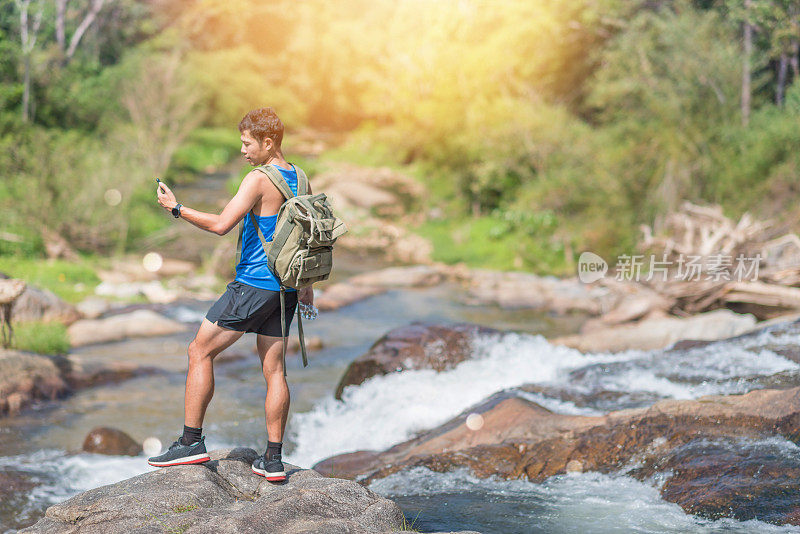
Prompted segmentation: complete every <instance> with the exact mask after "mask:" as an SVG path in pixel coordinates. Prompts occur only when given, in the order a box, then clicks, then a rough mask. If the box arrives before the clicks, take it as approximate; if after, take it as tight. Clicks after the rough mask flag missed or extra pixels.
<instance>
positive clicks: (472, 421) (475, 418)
mask: <svg viewBox="0 0 800 534" xmlns="http://www.w3.org/2000/svg"><path fill="white" fill-rule="evenodd" d="M467 428H469V429H470V430H480V429H481V428H483V416H482V415H481V414H479V413H471V414H469V415H468V416H467Z"/></svg>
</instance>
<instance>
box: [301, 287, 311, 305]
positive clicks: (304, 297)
mask: <svg viewBox="0 0 800 534" xmlns="http://www.w3.org/2000/svg"><path fill="white" fill-rule="evenodd" d="M297 299H298V300H299V301H300V302H302V303H303V304H306V305H308V306H310V305H312V304H314V288H313V287H311V286H308V287H304V288H303V289H298V290H297Z"/></svg>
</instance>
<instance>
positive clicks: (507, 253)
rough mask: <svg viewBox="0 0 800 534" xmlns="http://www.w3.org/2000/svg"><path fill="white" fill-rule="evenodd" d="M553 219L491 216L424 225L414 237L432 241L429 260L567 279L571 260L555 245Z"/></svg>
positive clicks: (533, 215)
mask: <svg viewBox="0 0 800 534" xmlns="http://www.w3.org/2000/svg"><path fill="white" fill-rule="evenodd" d="M556 225H557V219H556V217H555V215H554V214H553V213H547V212H545V213H532V212H520V211H512V210H509V211H501V210H495V211H494V212H493V213H492V214H491V215H486V216H482V217H477V218H461V219H455V218H448V219H442V220H433V221H428V222H426V223H424V224H422V225H420V226H419V227H418V228H415V231H416V232H417V233H419V234H420V235H422V236H423V237H426V238H428V239H430V240H431V243H432V244H433V249H434V251H433V259H434V260H436V261H441V262H445V263H459V262H463V263H465V264H466V265H468V266H470V267H476V268H483V269H500V270H532V271H534V272H537V273H542V274H546V273H560V274H566V273H567V272H568V270H569V268H571V265H572V259H571V258H569V259H568V258H567V257H566V255H565V252H564V245H563V243H560V242H557V241H553V239H552V232H553V229H554V228H555V226H556Z"/></svg>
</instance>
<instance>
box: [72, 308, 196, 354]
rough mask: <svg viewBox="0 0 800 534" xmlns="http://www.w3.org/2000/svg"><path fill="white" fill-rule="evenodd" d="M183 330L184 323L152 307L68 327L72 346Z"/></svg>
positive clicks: (167, 333)
mask: <svg viewBox="0 0 800 534" xmlns="http://www.w3.org/2000/svg"><path fill="white" fill-rule="evenodd" d="M184 330H186V326H185V325H183V324H181V323H179V322H177V321H173V320H172V319H168V318H167V317H164V316H163V315H160V314H158V313H156V312H154V311H151V310H136V311H134V312H131V313H126V314H121V315H114V316H112V317H108V318H105V319H84V320H81V321H77V322H75V323H73V324H72V325H70V327H69V328H68V329H67V335H68V336H69V341H70V343H71V344H72V346H73V347H78V346H82V345H89V344H92V343H108V342H109V341H120V340H122V339H127V338H132V337H148V336H167V335H170V334H177V333H178V332H183V331H184Z"/></svg>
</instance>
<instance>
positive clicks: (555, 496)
mask: <svg viewBox="0 0 800 534" xmlns="http://www.w3.org/2000/svg"><path fill="white" fill-rule="evenodd" d="M369 488H370V489H371V490H373V491H375V492H376V493H379V494H381V495H383V496H386V497H389V498H395V499H398V500H400V502H404V500H403V499H402V497H408V496H431V497H435V496H437V495H439V496H441V495H443V494H447V495H458V496H459V501H461V502H460V503H459V502H457V501H456V500H455V499H448V498H442V499H439V500H431V499H426V500H425V501H424V502H425V503H426V505H427V506H428V508H427V510H423V511H422V512H421V513H420V519H423V520H424V519H425V517H426V515H431V516H432V515H433V514H434V510H431V508H430V507H433V506H438V507H442V506H444V505H445V504H446V505H448V506H447V509H446V516H447V517H448V518H449V519H450V520H451V521H452V528H454V529H455V528H460V527H459V525H465V524H467V525H470V528H474V529H476V530H480V531H482V532H501V531H502V532H526V533H528V532H530V533H533V532H592V533H611V532H613V533H620V532H625V533H627V532H638V533H688V532H692V533H703V534H706V533H708V534H711V533H718V532H719V533H721V532H725V533H784V532H798V529H797V527H793V526H789V525H786V526H777V525H772V524H769V523H764V522H762V521H757V520H751V521H743V522H740V521H736V520H733V519H728V518H724V519H719V520H714V521H712V520H707V519H702V518H698V517H695V516H692V515H689V514H686V513H685V512H684V511H683V510H682V509H681V507H680V506H678V505H677V504H674V503H669V502H666V501H664V500H663V499H662V498H661V496H660V494H659V492H658V490H657V489H656V488H654V487H652V486H650V485H648V484H645V483H642V482H639V481H637V480H635V479H633V478H630V477H627V476H624V475H617V474H611V475H608V474H602V473H574V474H569V475H560V476H555V477H551V478H549V479H547V480H546V481H545V482H544V483H542V484H533V483H530V482H527V481H523V480H503V479H499V478H495V477H490V478H487V479H479V478H476V477H474V476H472V475H471V474H470V473H469V472H468V471H467V470H464V469H460V470H456V471H451V472H448V473H436V472H434V471H430V470H429V469H427V468H424V467H415V468H412V469H409V470H407V471H401V472H398V473H395V474H392V475H390V476H388V477H386V478H383V479H379V480H376V481H374V482H373V483H372V484H370V486H369ZM465 497H466V498H465ZM487 502H491V503H492V506H493V507H497V508H499V510H496V513H492V514H486V513H485V504H486V503H487ZM411 507H412V508H413V507H415V506H413V505H412V506H411ZM407 515H408V514H407ZM410 516H411V517H412V518H413V517H414V514H413V513H412V514H410ZM448 526H450V525H441V524H439V525H437V527H438V528H439V529H442V528H446V527H448Z"/></svg>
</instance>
